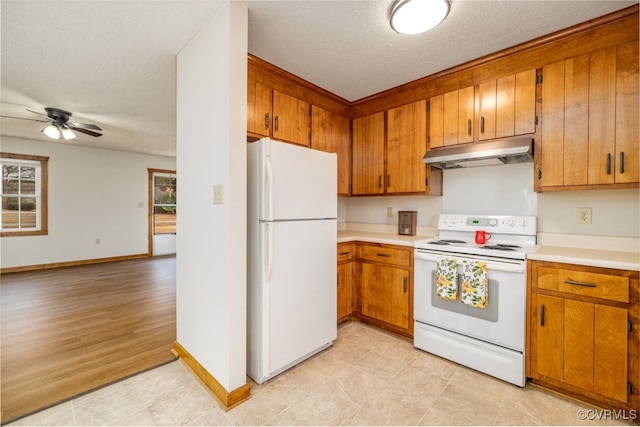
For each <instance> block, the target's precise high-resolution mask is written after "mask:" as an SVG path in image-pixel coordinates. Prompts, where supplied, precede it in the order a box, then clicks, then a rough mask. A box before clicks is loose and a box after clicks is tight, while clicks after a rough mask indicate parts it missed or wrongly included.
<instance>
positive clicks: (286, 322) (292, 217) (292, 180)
mask: <svg viewBox="0 0 640 427" xmlns="http://www.w3.org/2000/svg"><path fill="white" fill-rule="evenodd" d="M247 169H248V181H247V187H248V191H247V196H248V201H247V207H248V215H247V217H248V222H249V223H248V233H247V234H248V271H247V280H248V288H247V301H248V307H247V313H248V319H247V320H248V322H247V327H248V331H247V356H248V360H247V371H248V375H249V376H250V377H251V378H252V379H253V380H254V381H255V382H256V383H258V384H262V383H263V382H265V381H267V380H269V379H271V378H273V377H274V376H276V375H278V374H279V373H281V372H283V371H285V370H287V369H289V368H291V367H292V366H294V365H296V364H298V363H299V362H301V361H303V360H305V359H307V358H308V357H310V356H312V355H314V354H316V353H318V352H319V351H321V350H323V349H325V348H327V347H329V346H330V345H331V344H332V342H333V341H334V340H335V339H336V336H337V326H336V309H337V308H336V306H337V302H336V294H337V292H336V286H337V272H336V269H337V267H336V245H337V223H336V222H337V157H336V154H334V153H325V152H322V151H317V150H312V149H309V148H305V147H300V146H296V145H292V144H287V143H283V142H278V141H273V140H270V139H268V138H263V139H261V140H259V141H256V142H252V143H250V144H249V145H248V165H247Z"/></svg>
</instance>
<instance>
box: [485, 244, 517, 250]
mask: <svg viewBox="0 0 640 427" xmlns="http://www.w3.org/2000/svg"><path fill="white" fill-rule="evenodd" d="M481 248H483V249H495V250H497V251H515V250H516V249H521V247H520V246H518V245H507V244H503V243H498V244H497V245H484V246H481Z"/></svg>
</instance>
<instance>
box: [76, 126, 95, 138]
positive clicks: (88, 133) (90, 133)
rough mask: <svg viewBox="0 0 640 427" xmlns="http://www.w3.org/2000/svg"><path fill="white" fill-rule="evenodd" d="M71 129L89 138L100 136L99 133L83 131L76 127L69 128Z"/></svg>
mask: <svg viewBox="0 0 640 427" xmlns="http://www.w3.org/2000/svg"><path fill="white" fill-rule="evenodd" d="M69 127H70V128H71V129H73V130H74V131H75V132H80V133H84V134H87V135H91V136H102V134H101V133H98V132H94V131H92V130H88V129H83V128H78V127H71V126H69Z"/></svg>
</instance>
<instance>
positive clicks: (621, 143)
mask: <svg viewBox="0 0 640 427" xmlns="http://www.w3.org/2000/svg"><path fill="white" fill-rule="evenodd" d="M639 97H640V95H639V94H638V42H637V41H635V42H629V43H626V44H623V45H620V46H618V50H617V65H616V154H615V159H616V162H617V166H616V168H615V181H616V182H620V183H625V182H638V181H640V174H639V171H638V168H639V160H638V159H639V158H640V153H639V152H638V150H639V148H640V141H639V140H638V138H639V137H638V135H640V128H639V126H638V115H639V112H638V111H639V109H638V99H639Z"/></svg>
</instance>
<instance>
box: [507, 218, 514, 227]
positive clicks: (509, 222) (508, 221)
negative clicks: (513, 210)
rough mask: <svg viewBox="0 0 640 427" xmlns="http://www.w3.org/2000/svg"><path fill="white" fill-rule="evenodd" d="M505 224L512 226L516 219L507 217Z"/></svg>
mask: <svg viewBox="0 0 640 427" xmlns="http://www.w3.org/2000/svg"><path fill="white" fill-rule="evenodd" d="M507 225H508V226H509V227H513V226H514V225H516V220H515V219H513V218H511V219H508V220H507Z"/></svg>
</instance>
